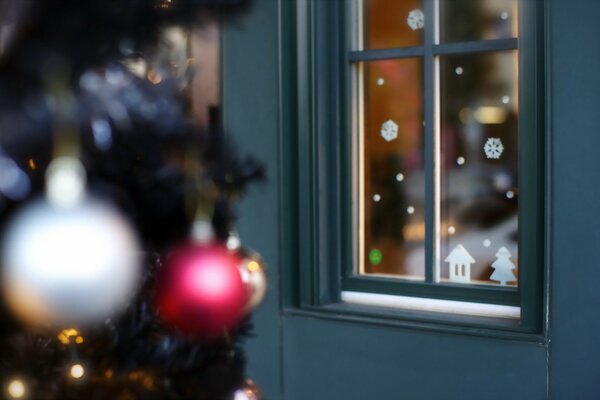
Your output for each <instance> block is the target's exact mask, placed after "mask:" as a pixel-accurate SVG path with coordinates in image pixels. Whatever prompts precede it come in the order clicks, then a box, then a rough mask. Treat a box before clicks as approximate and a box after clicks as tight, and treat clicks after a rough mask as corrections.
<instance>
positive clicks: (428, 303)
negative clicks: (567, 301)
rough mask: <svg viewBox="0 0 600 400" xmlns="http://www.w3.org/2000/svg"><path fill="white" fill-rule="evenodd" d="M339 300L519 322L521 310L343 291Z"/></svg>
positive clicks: (501, 306)
mask: <svg viewBox="0 0 600 400" xmlns="http://www.w3.org/2000/svg"><path fill="white" fill-rule="evenodd" d="M341 300H342V302H344V303H349V304H362V305H366V306H380V307H387V308H394V309H401V310H409V311H426V312H436V313H446V314H457V315H471V316H478V317H491V318H509V319H513V320H519V319H520V318H521V308H520V307H514V306H505V305H496V304H485V303H474V302H467V301H456V300H441V299H430V298H423V297H409V296H395V295H388V294H378V293H364V292H351V291H343V292H342V295H341Z"/></svg>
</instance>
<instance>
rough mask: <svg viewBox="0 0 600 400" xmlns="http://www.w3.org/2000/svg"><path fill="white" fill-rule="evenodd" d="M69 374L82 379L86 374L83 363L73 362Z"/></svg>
mask: <svg viewBox="0 0 600 400" xmlns="http://www.w3.org/2000/svg"><path fill="white" fill-rule="evenodd" d="M69 374H70V375H71V377H72V378H74V379H81V378H83V376H84V375H85V369H84V368H83V365H81V364H73V365H72V366H71V369H70V370H69Z"/></svg>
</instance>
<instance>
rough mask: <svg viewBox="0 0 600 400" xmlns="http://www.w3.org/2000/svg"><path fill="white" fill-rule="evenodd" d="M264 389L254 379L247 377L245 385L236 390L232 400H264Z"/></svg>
mask: <svg viewBox="0 0 600 400" xmlns="http://www.w3.org/2000/svg"><path fill="white" fill-rule="evenodd" d="M262 398H263V395H262V390H260V388H259V387H258V385H257V384H256V383H254V381H253V380H252V379H246V381H245V382H244V385H243V386H242V387H241V388H239V389H238V390H236V391H235V393H234V394H233V399H232V400H262Z"/></svg>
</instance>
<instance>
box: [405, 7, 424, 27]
mask: <svg viewBox="0 0 600 400" xmlns="http://www.w3.org/2000/svg"><path fill="white" fill-rule="evenodd" d="M406 22H407V23H408V26H410V29H412V30H413V31H416V30H418V29H423V27H424V26H425V15H424V14H423V11H421V10H419V9H415V10H412V11H411V12H409V13H408V18H406Z"/></svg>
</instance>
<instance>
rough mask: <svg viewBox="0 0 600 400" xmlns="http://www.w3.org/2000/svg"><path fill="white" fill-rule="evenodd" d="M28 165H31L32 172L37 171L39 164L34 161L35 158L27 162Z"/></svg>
mask: <svg viewBox="0 0 600 400" xmlns="http://www.w3.org/2000/svg"><path fill="white" fill-rule="evenodd" d="M27 164H28V165H29V168H30V169H31V170H32V171H35V170H36V169H37V164H36V163H35V161H34V160H33V158H30V159H29V161H28V162H27Z"/></svg>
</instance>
